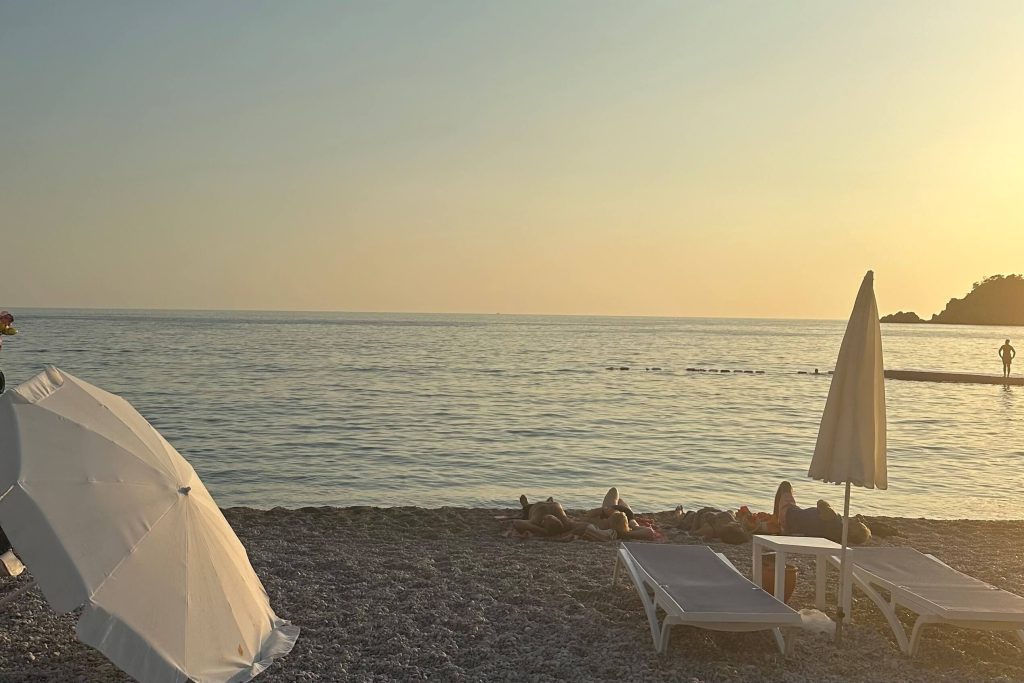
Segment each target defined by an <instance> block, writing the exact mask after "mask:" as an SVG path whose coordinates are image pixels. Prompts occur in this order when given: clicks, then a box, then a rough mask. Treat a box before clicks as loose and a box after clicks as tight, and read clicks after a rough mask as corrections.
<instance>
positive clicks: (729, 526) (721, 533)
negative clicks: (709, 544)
mask: <svg viewBox="0 0 1024 683" xmlns="http://www.w3.org/2000/svg"><path fill="white" fill-rule="evenodd" d="M676 519H677V520H678V521H677V522H676V524H677V526H678V527H679V528H680V529H682V530H683V531H689V532H690V533H691V534H695V535H697V536H700V537H701V538H703V539H704V540H706V541H710V540H714V539H718V540H720V541H724V542H725V543H732V544H734V545H738V544H740V543H746V542H747V541H749V540H750V534H749V533H748V532H747V530H746V529H744V528H743V525H742V524H740V523H739V522H738V521H736V516H735V515H734V514H733V513H732V512H730V511H729V510H719V509H718V508H711V507H706V508H701V509H699V510H690V511H689V512H685V511H684V510H683V507H682V506H681V505H680V506H679V507H677V508H676Z"/></svg>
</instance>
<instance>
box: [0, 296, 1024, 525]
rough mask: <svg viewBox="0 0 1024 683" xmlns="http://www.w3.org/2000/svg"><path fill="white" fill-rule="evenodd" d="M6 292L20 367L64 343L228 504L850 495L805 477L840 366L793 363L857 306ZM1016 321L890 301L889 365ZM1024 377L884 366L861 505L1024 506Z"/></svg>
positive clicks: (24, 370)
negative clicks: (919, 314)
mask: <svg viewBox="0 0 1024 683" xmlns="http://www.w3.org/2000/svg"><path fill="white" fill-rule="evenodd" d="M15 314H16V315H18V327H19V329H20V330H21V334H19V336H17V337H14V338H11V339H10V340H8V343H7V344H5V346H4V351H3V354H2V355H0V361H2V363H3V367H4V368H5V370H6V371H7V375H8V379H9V383H12V384H13V383H17V382H18V381H21V380H24V379H25V378H27V377H28V376H30V375H31V374H33V373H34V372H35V371H37V370H38V369H39V368H41V367H42V365H43V364H44V363H54V364H56V365H58V366H60V367H62V368H64V369H65V370H67V371H69V372H71V373H73V374H76V375H79V376H81V377H82V378H84V379H87V380H89V381H92V382H95V383H97V384H99V385H101V386H103V387H104V388H107V389H109V390H111V391H114V392H117V393H121V394H123V395H124V396H126V397H127V398H128V399H129V400H130V401H132V402H133V403H134V404H135V405H136V406H138V407H139V409H140V410H141V411H142V413H143V414H144V415H146V417H148V418H149V419H150V420H151V421H152V422H153V423H154V424H155V425H157V427H158V428H159V429H160V430H161V431H162V432H163V433H164V434H165V435H166V436H167V438H168V439H169V440H170V441H171V442H172V443H174V444H175V445H176V446H177V447H178V448H179V450H181V451H182V453H183V454H184V455H185V456H186V457H188V458H189V459H190V460H191V461H192V463H193V464H194V465H195V467H196V469H197V470H198V471H199V473H200V475H201V476H202V477H203V479H204V480H205V481H206V483H207V485H208V487H209V488H210V490H211V492H212V493H213V494H214V495H215V496H216V497H217V499H218V501H219V502H220V503H221V504H222V505H242V504H245V505H255V506H260V507H271V506H274V505H286V506H291V507H296V506H301V505H322V504H331V505H356V504H373V505H404V504H413V505H431V506H437V505H479V506H514V505H516V504H517V503H516V499H517V498H518V496H519V494H520V493H524V492H525V493H527V494H529V495H531V497H532V496H547V495H555V496H557V497H558V498H559V499H561V500H562V501H564V502H566V503H568V504H569V505H571V506H583V505H592V504H595V503H596V502H597V501H599V500H600V497H601V496H603V494H604V491H605V490H606V489H607V487H608V486H609V485H612V484H614V485H617V486H619V487H620V489H621V490H622V491H623V495H624V496H625V497H626V498H627V499H628V500H629V501H630V502H631V504H634V505H636V506H637V507H639V508H641V509H666V508H670V507H674V506H675V505H677V504H682V505H684V506H687V507H694V506H697V505H701V504H714V505H719V506H731V507H735V506H737V505H741V504H749V505H751V506H754V507H759V508H766V507H769V506H770V504H771V499H772V494H773V493H774V491H775V487H776V485H777V484H778V482H779V480H780V479H783V478H787V479H790V480H792V481H793V482H794V485H795V489H796V493H797V497H798V500H799V501H800V502H801V503H803V502H805V501H806V502H807V504H813V502H814V500H816V499H817V498H819V497H828V498H832V499H838V498H839V497H840V496H841V489H839V488H838V487H832V486H829V485H825V484H820V483H816V482H811V481H809V480H807V479H806V472H807V466H808V464H809V461H810V454H811V452H812V450H813V448H814V440H815V436H816V434H817V426H818V419H819V417H820V415H821V410H822V408H823V407H824V403H825V397H826V395H827V392H828V383H829V377H828V376H827V375H823V376H817V377H816V376H813V375H797V374H796V372H797V371H798V370H813V369H814V368H816V367H817V368H821V369H823V370H824V369H826V368H831V367H832V363H833V362H834V359H835V355H836V353H837V352H838V349H839V343H840V341H841V339H842V334H843V330H844V326H845V323H844V322H831V321H826V322H817V321H774V320H726V319H667V318H666V319H659V318H588V317H528V316H430V315H383V314H381V315H368V314H308V313H303V314H291V313H266V314H264V313H216V312H194V313H193V312H182V313H178V312H160V313H151V312H139V311H130V312H129V311H121V312H95V311H24V310H23V311H15ZM1020 332H1021V330H1020V329H1012V328H979V327H946V326H909V325H904V326H900V325H885V326H883V331H882V334H883V344H884V347H885V354H886V367H889V368H900V369H924V370H944V371H951V372H955V371H960V372H993V373H995V372H999V371H1000V370H1001V366H1000V364H999V359H998V358H997V357H995V356H994V352H993V348H995V347H997V346H998V345H999V344H1000V343H1001V342H1002V340H1003V339H1005V338H1007V337H1009V338H1011V339H1012V338H1019V337H1021V334H1020ZM1015 333H1016V334H1015ZM993 358H994V359H995V363H993V362H992V360H993ZM609 366H616V367H623V366H624V367H629V368H630V369H629V370H627V371H623V370H614V371H613V370H606V369H605V368H607V367H609ZM647 367H659V368H662V369H661V370H650V371H649V370H644V368H647ZM687 367H703V368H714V369H720V370H721V369H728V370H736V369H748V370H764V371H765V374H763V375H752V374H734V373H727V374H721V373H699V374H698V373H688V372H686V370H685V369H686V368H687ZM1020 390H1021V387H1003V386H998V385H956V384H930V383H917V382H898V381H890V382H887V384H886V392H887V399H888V408H889V409H888V420H889V463H890V469H889V481H890V489H889V490H888V491H863V490H856V491H855V493H854V498H853V501H854V505H853V507H854V509H855V510H858V511H864V512H868V513H871V512H877V513H882V512H884V513H889V514H898V515H909V516H929V517H959V516H970V517H987V518H1022V517H1024V509H1022V505H1021V503H1020V502H1019V499H1018V496H1017V495H1016V489H1017V488H1018V487H1019V485H1020V482H1021V481H1022V480H1024V437H1022V436H1021V427H1022V426H1024V419H1022V418H1021V416H1020V411H1019V406H1018V405H1017V401H1018V394H1019V393H1020Z"/></svg>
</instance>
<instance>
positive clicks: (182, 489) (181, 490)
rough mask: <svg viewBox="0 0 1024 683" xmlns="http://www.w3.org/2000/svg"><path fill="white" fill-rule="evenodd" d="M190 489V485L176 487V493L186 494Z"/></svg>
mask: <svg viewBox="0 0 1024 683" xmlns="http://www.w3.org/2000/svg"><path fill="white" fill-rule="evenodd" d="M191 490H192V487H191V486H182V487H181V488H180V489H178V493H180V494H181V495H183V496H187V495H188V492H189V491H191Z"/></svg>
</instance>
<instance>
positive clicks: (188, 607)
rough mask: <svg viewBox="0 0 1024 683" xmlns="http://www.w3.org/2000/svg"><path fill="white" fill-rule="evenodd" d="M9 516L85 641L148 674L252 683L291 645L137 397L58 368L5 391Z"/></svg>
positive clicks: (10, 531) (49, 593)
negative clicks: (134, 402) (131, 399)
mask: <svg viewBox="0 0 1024 683" xmlns="http://www.w3.org/2000/svg"><path fill="white" fill-rule="evenodd" d="M0 526H2V527H3V529H4V531H6V532H7V535H8V537H9V538H10V540H11V542H12V544H13V545H14V547H15V548H16V549H17V551H18V554H19V555H20V556H21V557H22V559H23V560H24V561H25V564H26V565H27V566H28V568H29V570H30V571H31V572H32V575H33V576H34V577H35V579H36V582H37V583H38V585H39V587H40V589H41V590H42V592H43V595H44V596H45V597H46V600H47V602H49V604H50V606H51V607H52V608H53V609H54V611H56V612H57V613H65V612H69V611H71V610H73V609H75V608H77V607H79V606H84V610H83V613H82V617H81V619H80V620H79V622H78V627H77V634H78V638H79V639H80V640H81V641H82V642H84V643H86V644H88V645H91V646H93V647H95V648H96V649H98V650H99V651H100V652H102V653H103V654H105V655H106V656H107V657H108V658H109V659H110V660H111V661H112V662H113V663H114V664H115V665H117V666H118V667H119V668H120V669H122V670H123V671H125V672H126V673H128V674H129V675H131V676H132V677H134V678H136V679H137V680H139V681H143V682H144V683H163V682H164V681H167V682H170V681H175V682H177V681H186V680H188V679H192V680H194V681H200V682H203V683H207V682H209V683H226V682H230V683H241V682H243V681H248V680H249V679H251V678H252V677H254V676H256V675H257V674H259V673H260V672H261V671H263V670H264V669H266V668H267V667H268V666H269V665H270V664H271V662H272V661H273V660H274V659H275V658H277V657H281V656H283V655H285V654H287V653H288V652H289V651H290V650H291V649H292V646H293V645H294V644H295V640H296V638H297V637H298V633H299V629H298V628H297V627H295V626H293V625H291V624H289V623H288V622H287V621H284V620H282V619H279V618H278V617H277V615H276V614H274V610H273V609H271V607H270V601H269V599H268V598H267V594H266V591H265V590H264V588H263V584H262V583H260V580H259V578H258V577H257V576H256V573H255V572H254V571H253V568H252V565H251V564H250V563H249V558H248V556H247V555H246V552H245V548H243V547H242V544H241V542H239V540H238V538H237V537H236V536H235V533H234V531H232V529H231V527H230V526H229V525H228V523H227V520H225V519H224V515H222V514H221V511H220V509H219V508H218V507H217V504H216V503H215V502H214V501H213V498H211V497H210V494H209V493H208V492H207V490H206V487H205V486H203V483H202V482H201V481H200V480H199V477H198V476H196V473H195V471H194V470H193V469H192V466H191V465H189V464H188V462H186V460H185V459H184V458H182V457H181V455H179V454H178V452H177V451H176V450H175V449H174V447H173V446H171V445H170V444H169V443H168V442H167V441H166V440H165V439H164V438H163V437H162V436H161V435H160V434H159V433H158V432H157V431H156V429H154V428H153V427H152V425H150V424H149V423H148V422H147V421H146V420H145V418H143V417H142V416H141V415H140V414H139V413H138V412H137V411H136V410H135V409H134V408H133V407H132V406H131V405H130V404H129V403H128V402H127V401H125V400H124V399H122V398H120V397H118V396H115V395H113V394H110V393H107V392H106V391H103V390H102V389H99V388H97V387H94V386H92V385H91V384H88V383H87V382H83V381H82V380H80V379H77V378H75V377H72V376H71V375H69V374H67V373H65V372H61V371H60V370H58V369H56V368H52V367H51V368H48V369H47V370H45V371H44V372H41V373H39V374H38V375H36V376H35V377H33V378H32V379H30V380H29V381H27V382H25V383H24V384H22V385H21V386H19V387H17V388H16V389H14V390H11V391H8V392H7V393H5V394H3V395H2V396H0Z"/></svg>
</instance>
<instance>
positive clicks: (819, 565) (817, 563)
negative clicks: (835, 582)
mask: <svg viewBox="0 0 1024 683" xmlns="http://www.w3.org/2000/svg"><path fill="white" fill-rule="evenodd" d="M827 570H828V560H826V559H825V558H824V557H822V556H821V555H816V556H815V557H814V574H815V584H814V606H815V607H817V608H818V609H819V610H821V611H822V612H824V611H825V573H826V571H827Z"/></svg>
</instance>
